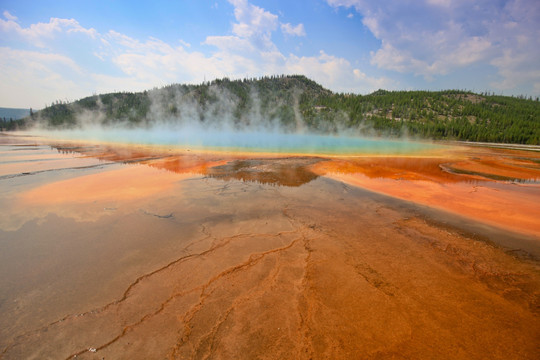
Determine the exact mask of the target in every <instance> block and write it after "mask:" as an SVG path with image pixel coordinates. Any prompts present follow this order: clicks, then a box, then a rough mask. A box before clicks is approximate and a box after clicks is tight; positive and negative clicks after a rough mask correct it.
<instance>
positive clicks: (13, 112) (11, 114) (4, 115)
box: [0, 107, 30, 122]
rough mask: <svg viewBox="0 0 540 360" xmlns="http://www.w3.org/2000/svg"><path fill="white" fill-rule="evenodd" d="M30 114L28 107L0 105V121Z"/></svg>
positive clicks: (20, 117) (17, 118) (21, 117)
mask: <svg viewBox="0 0 540 360" xmlns="http://www.w3.org/2000/svg"><path fill="white" fill-rule="evenodd" d="M27 116H30V109H17V108H3V107H0V121H4V122H7V121H9V120H19V119H23V118H25V117H27Z"/></svg>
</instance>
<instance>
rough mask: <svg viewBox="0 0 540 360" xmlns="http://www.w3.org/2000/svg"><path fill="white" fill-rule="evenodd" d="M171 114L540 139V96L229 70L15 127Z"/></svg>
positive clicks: (237, 122) (53, 110)
mask: <svg viewBox="0 0 540 360" xmlns="http://www.w3.org/2000/svg"><path fill="white" fill-rule="evenodd" d="M171 122H172V123H186V122H199V123H206V124H213V123H215V124H220V123H224V122H226V123H228V124H229V125H231V126H233V127H237V128H250V127H255V126H259V127H260V126H264V125H267V126H270V125H272V126H279V127H280V128H281V129H282V130H283V131H290V132H294V131H298V130H300V129H301V130H302V131H304V130H309V131H313V132H319V133H335V132H338V131H342V130H352V131H353V132H354V133H359V134H368V135H386V136H388V135H390V136H401V135H404V134H408V135H411V136H417V137H422V138H430V139H451V140H468V141H482V142H503V143H520V144H535V145H540V101H539V100H538V98H536V99H526V98H515V97H507V96H498V95H493V94H475V93H472V92H469V91H460V90H447V91H436V92H434V91H385V90H378V91H376V92H374V93H372V94H369V95H356V94H336V93H333V92H331V91H330V90H327V89H325V88H323V87H322V86H320V85H319V84H317V83H315V82H314V81H312V80H310V79H308V78H306V77H305V76H301V75H293V76H272V77H263V78H259V79H244V80H229V79H227V78H225V79H221V80H214V81H212V82H205V83H203V84H200V85H180V84H175V85H170V86H166V87H164V88H160V89H153V90H148V91H144V92H139V93H126V92H119V93H110V94H102V95H94V96H90V97H87V98H84V99H81V100H78V101H75V102H72V103H62V102H57V103H55V104H52V105H51V106H48V107H46V108H45V109H43V110H40V111H38V112H34V114H33V115H32V116H31V117H27V118H26V119H23V120H20V121H18V122H14V123H13V124H11V125H10V128H9V129H13V128H15V127H25V126H31V125H33V124H36V123H38V124H40V125H42V126H45V127H49V128H58V127H75V126H78V125H80V124H87V123H92V124H96V123H97V124H103V125H112V124H118V123H121V124H122V125H125V126H149V125H152V124H154V123H171ZM4 126H6V125H4Z"/></svg>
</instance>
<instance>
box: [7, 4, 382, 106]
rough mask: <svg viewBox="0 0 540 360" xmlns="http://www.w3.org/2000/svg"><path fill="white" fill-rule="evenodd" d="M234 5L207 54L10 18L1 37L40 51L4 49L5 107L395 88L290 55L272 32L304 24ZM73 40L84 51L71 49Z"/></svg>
mask: <svg viewBox="0 0 540 360" xmlns="http://www.w3.org/2000/svg"><path fill="white" fill-rule="evenodd" d="M230 2H231V3H232V4H233V5H234V7H235V8H234V16H235V20H236V22H234V23H233V24H232V26H231V32H230V33H229V34H223V35H219V36H208V37H207V38H206V40H205V41H204V43H203V44H202V46H206V47H208V48H210V51H209V52H207V53H206V54H203V53H202V52H199V51H197V50H193V49H192V48H191V46H190V44H188V43H186V42H183V41H182V40H181V39H178V40H177V41H175V42H173V43H169V42H166V41H163V40H161V39H158V38H147V39H136V38H134V37H131V36H129V35H126V34H123V33H120V32H117V31H114V30H110V31H108V32H106V33H99V32H98V31H96V30H94V29H92V28H85V27H83V26H82V25H80V24H79V22H78V21H77V20H75V19H59V18H51V19H50V21H49V22H48V23H36V24H32V25H30V26H28V27H22V26H21V25H20V24H19V23H18V20H17V19H16V18H15V17H14V16H12V15H11V14H9V13H7V12H4V19H0V37H4V38H8V37H9V38H11V39H12V38H14V37H17V40H18V41H19V43H21V44H24V46H25V47H27V48H28V47H30V48H32V47H33V50H17V49H14V48H9V47H5V48H1V53H2V57H0V81H1V83H2V84H9V85H8V86H4V87H2V93H1V96H0V99H2V101H3V104H0V105H2V106H21V107H28V106H32V107H34V108H38V107H42V106H43V105H44V104H46V103H51V102H52V101H54V100H57V99H65V98H66V97H69V98H70V99H71V100H74V99H76V98H80V97H83V96H88V95H91V94H92V93H96V92H98V93H99V92H110V91H141V90H144V89H150V88H153V87H156V86H163V85H167V84H170V83H198V82H201V81H202V80H203V79H204V78H206V79H213V78H221V77H225V76H227V77H230V78H243V77H254V76H263V75H269V74H304V75H306V76H308V77H310V78H312V79H314V80H315V81H317V82H320V83H321V84H322V85H323V86H325V87H327V88H330V89H332V90H335V91H343V92H369V91H373V90H375V89H377V88H380V87H386V88H388V87H393V83H392V82H390V81H389V80H388V79H386V78H374V77H370V76H368V75H366V73H365V72H363V71H361V70H360V69H357V68H355V67H353V66H352V65H351V64H350V62H349V61H347V60H346V59H344V58H340V57H336V56H333V55H329V54H327V53H325V52H324V51H321V52H320V53H319V54H317V55H315V56H296V55H292V54H289V55H284V54H283V53H282V52H281V51H280V50H279V49H278V47H277V46H276V44H275V43H274V42H273V41H272V34H273V33H274V32H276V31H277V30H279V29H281V31H283V32H285V33H288V34H294V35H297V36H304V35H305V30H304V27H303V24H298V25H296V26H293V25H291V24H281V26H279V25H280V22H279V19H278V16H277V15H275V14H272V13H270V12H268V11H266V10H264V9H262V8H260V7H257V6H254V5H252V4H250V3H248V2H247V1H246V0H231V1H230ZM70 41H72V42H74V44H75V43H76V44H77V46H73V47H71V46H66V44H68V45H69V44H70V43H69V42H70ZM59 44H61V45H59ZM81 44H84V46H81ZM81 48H82V49H83V50H81ZM81 51H82V52H81ZM84 51H86V53H85V52H84ZM83 64H84V65H83ZM104 69H106V70H104Z"/></svg>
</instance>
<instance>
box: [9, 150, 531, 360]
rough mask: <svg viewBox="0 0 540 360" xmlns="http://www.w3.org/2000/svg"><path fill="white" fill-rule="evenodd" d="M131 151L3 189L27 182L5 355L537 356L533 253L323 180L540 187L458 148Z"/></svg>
mask: <svg viewBox="0 0 540 360" xmlns="http://www.w3.org/2000/svg"><path fill="white" fill-rule="evenodd" d="M77 154H81V153H79V152H78V153H77ZM111 158H112V157H111V156H109V159H111ZM120 158H121V159H120ZM120 158H119V159H117V160H116V161H118V164H116V165H111V166H107V167H103V168H101V169H95V168H92V169H79V170H77V171H75V172H73V173H71V172H70V173H69V174H67V175H66V174H63V173H60V172H57V171H51V172H47V173H41V175H39V174H38V175H36V176H26V177H22V178H9V179H4V180H0V181H3V183H2V184H3V186H4V187H10V186H13V187H14V189H16V190H17V192H16V195H15V197H13V198H12V197H9V198H6V197H5V195H4V194H5V193H1V194H0V195H1V196H0V204H1V205H2V206H3V209H6V212H4V213H5V214H13V213H14V212H13V209H14V208H15V207H16V206H17V203H16V202H10V201H11V199H19V200H21V199H23V200H24V204H25V206H24V208H25V209H26V211H27V213H28V214H29V218H28V219H27V220H26V221H25V222H24V223H23V224H22V225H21V226H20V227H18V228H17V229H15V230H6V229H5V228H4V227H0V235H1V236H0V250H1V251H0V273H2V274H3V276H2V277H1V278H0V290H1V291H0V315H1V316H0V358H1V359H19V358H32V357H34V358H35V357H40V358H59V359H72V358H74V356H75V355H76V356H77V358H78V359H80V358H83V359H103V358H105V359H115V358H130V359H148V358H164V359H256V358H260V359H289V358H295V359H357V358H360V359H419V358H429V359H435V358H446V359H484V358H490V359H537V358H538V356H539V354H540V348H539V346H538V341H537V340H538V338H539V337H540V265H539V263H538V261H537V260H531V259H527V258H524V257H518V256H515V255H514V252H513V251H509V250H518V249H505V248H502V247H499V246H496V245H494V244H493V243H492V242H491V241H489V240H490V238H489V237H488V238H487V239H484V238H481V237H482V236H483V237H486V236H487V235H482V236H479V235H473V234H471V233H469V232H467V231H464V230H463V229H462V228H460V227H459V224H458V225H445V226H442V225H439V224H438V222H437V221H435V220H437V218H436V217H435V216H434V215H433V216H434V217H433V219H432V218H430V216H431V215H430V213H428V212H422V211H421V210H419V209H418V208H417V207H414V206H412V205H411V204H409V203H406V202H402V201H398V200H395V199H392V198H390V197H387V196H382V195H377V194H375V193H373V192H371V191H365V190H362V189H360V188H356V187H353V186H348V185H346V184H344V183H342V182H337V181H334V180H331V179H329V178H328V176H332V177H335V176H344V177H345V178H346V179H347V181H351V182H352V181H353V180H354V179H361V180H362V181H365V184H366V185H364V184H363V186H366V187H367V188H370V186H371V187H373V186H374V185H373V184H383V185H386V184H393V185H394V187H403V188H406V189H409V191H411V190H410V189H415V188H414V186H412V185H414V184H420V185H419V187H418V188H417V190H418V193H413V192H412V191H411V193H412V194H413V195H415V196H417V197H418V196H419V195H418V194H420V193H421V192H422V191H425V189H429V188H430V186H431V188H432V191H433V194H435V193H436V192H438V193H439V195H441V196H447V197H448V199H450V198H451V194H450V193H445V191H446V190H445V189H446V188H447V187H449V188H450V190H452V191H455V190H456V189H460V188H461V187H463V189H469V190H471V189H473V190H474V186H478V185H481V186H482V187H485V186H488V187H489V191H494V192H495V191H498V193H501V194H504V193H507V192H509V191H511V190H510V189H511V188H512V186H515V187H516V189H520V190H519V191H521V192H522V193H523V195H524V198H525V197H526V196H525V195H526V194H527V192H529V196H531V195H530V193H531V192H532V193H533V195H532V197H534V196H535V195H534V192H535V191H536V188H535V187H534V186H531V185H526V186H524V185H515V184H507V183H503V182H499V181H493V180H485V179H484V178H480V177H478V176H476V175H467V174H455V173H449V172H446V171H444V170H443V169H441V168H440V167H439V164H441V163H454V162H458V161H465V160H467V158H465V159H464V158H463V157H459V156H458V157H455V158H454V157H451V158H438V159H426V158H422V159H420V158H409V159H408V160H407V159H403V158H400V159H383V158H378V159H371V160H370V159H368V158H362V159H355V158H348V159H341V160H340V159H332V160H328V159H320V158H307V157H284V158H272V157H259V156H257V157H256V158H253V157H252V158H236V159H235V158H234V157H231V156H230V155H225V156H223V157H221V158H220V157H219V156H216V155H215V154H212V155H211V154H204V155H200V154H199V155H191V154H187V155H186V154H168V153H167V152H165V153H164V152H160V151H156V152H149V153H144V152H141V153H137V154H135V155H134V156H133V157H132V158H131V159H132V160H134V161H129V160H128V161H126V159H129V154H126V155H124V156H122V157H120ZM150 158H152V159H150ZM322 160H325V161H322ZM205 161H207V163H205ZM472 161H474V159H472ZM124 163H125V164H124ZM148 165H155V166H148ZM165 169H166V170H168V171H164V170H165ZM339 169H341V172H339ZM319 174H321V175H322V174H326V176H319V177H318V175H319ZM336 174H337V175H336ZM45 175H46V176H45ZM66 176H67V178H66ZM348 177H350V178H348ZM20 179H25V182H24V183H20ZM33 181H35V182H33ZM377 182H378V183H377ZM426 184H431V185H426ZM434 184H439V187H436V186H435V185H434ZM486 184H487V185H486ZM411 186H412V187H411ZM507 186H508V188H507ZM384 189H385V187H384V186H383V187H381V191H380V192H385V191H383V190H384ZM421 189H424V190H421ZM14 191H15V190H14ZM478 191H480V192H482V191H483V190H482V189H480V190H478ZM486 191H487V190H486ZM510 193H511V192H510ZM445 194H446V195H445ZM511 194H512V196H514V195H515V194H514V193H511ZM458 195H459V194H458ZM10 196H11V195H10ZM452 196H453V195H452ZM463 196H464V195H463ZM512 196H511V197H508V198H505V199H506V200H507V201H509V202H512V201H517V200H519V201H521V200H523V201H525V199H520V198H516V197H512ZM503 198H504V197H503ZM419 199H421V198H419ZM441 199H442V198H441ZM441 199H439V201H441V202H442V203H445V202H446V201H442V200H441ZM480 199H486V197H485V196H484V197H482V198H480ZM8 200H9V201H8ZM21 202H22V201H21ZM418 202H421V201H418ZM497 204H498V203H490V204H485V207H486V208H488V205H491V207H492V208H491V210H493V209H495V208H496V207H497V206H499V205H497ZM93 207H95V210H96V211H97V210H100V211H101V213H100V214H101V216H97V217H95V218H93V219H92V220H91V221H84V220H83V219H84V217H85V216H86V215H87V214H88V213H89V211H90V210H92V209H93ZM38 210H39V211H45V212H49V214H48V215H47V216H44V217H38V215H37V211H38ZM103 214H105V215H103ZM4 216H6V215H2V217H4ZM439 216H443V217H444V213H442V215H439ZM0 224H2V222H0ZM491 231H495V232H496V231H497V229H496V228H494V229H492V230H491ZM486 234H487V233H486ZM531 239H532V240H534V238H531Z"/></svg>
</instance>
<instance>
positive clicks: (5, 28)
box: [0, 11, 98, 47]
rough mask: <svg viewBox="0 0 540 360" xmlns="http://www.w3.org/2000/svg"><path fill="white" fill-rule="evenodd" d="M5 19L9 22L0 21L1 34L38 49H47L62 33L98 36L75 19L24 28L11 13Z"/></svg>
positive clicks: (51, 20) (54, 19)
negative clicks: (47, 43)
mask: <svg viewBox="0 0 540 360" xmlns="http://www.w3.org/2000/svg"><path fill="white" fill-rule="evenodd" d="M4 17H5V18H6V19H7V20H4V19H0V32H2V33H5V34H7V35H9V36H11V37H18V38H21V39H22V40H25V41H27V42H30V43H31V44H32V45H33V46H37V47H45V44H46V42H47V40H50V39H53V38H54V37H55V36H56V35H58V34H61V33H66V34H75V33H81V34H84V35H86V36H89V37H91V38H93V39H95V38H96V36H97V35H98V33H97V31H96V30H95V29H93V28H90V29H86V28H84V27H82V26H81V25H80V24H79V23H78V22H77V21H76V20H74V19H59V18H51V19H50V20H49V22H48V23H37V24H32V25H30V27H28V28H23V27H21V26H20V25H19V23H18V22H17V20H18V19H17V17H15V16H12V15H11V14H10V13H9V12H7V11H4Z"/></svg>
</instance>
